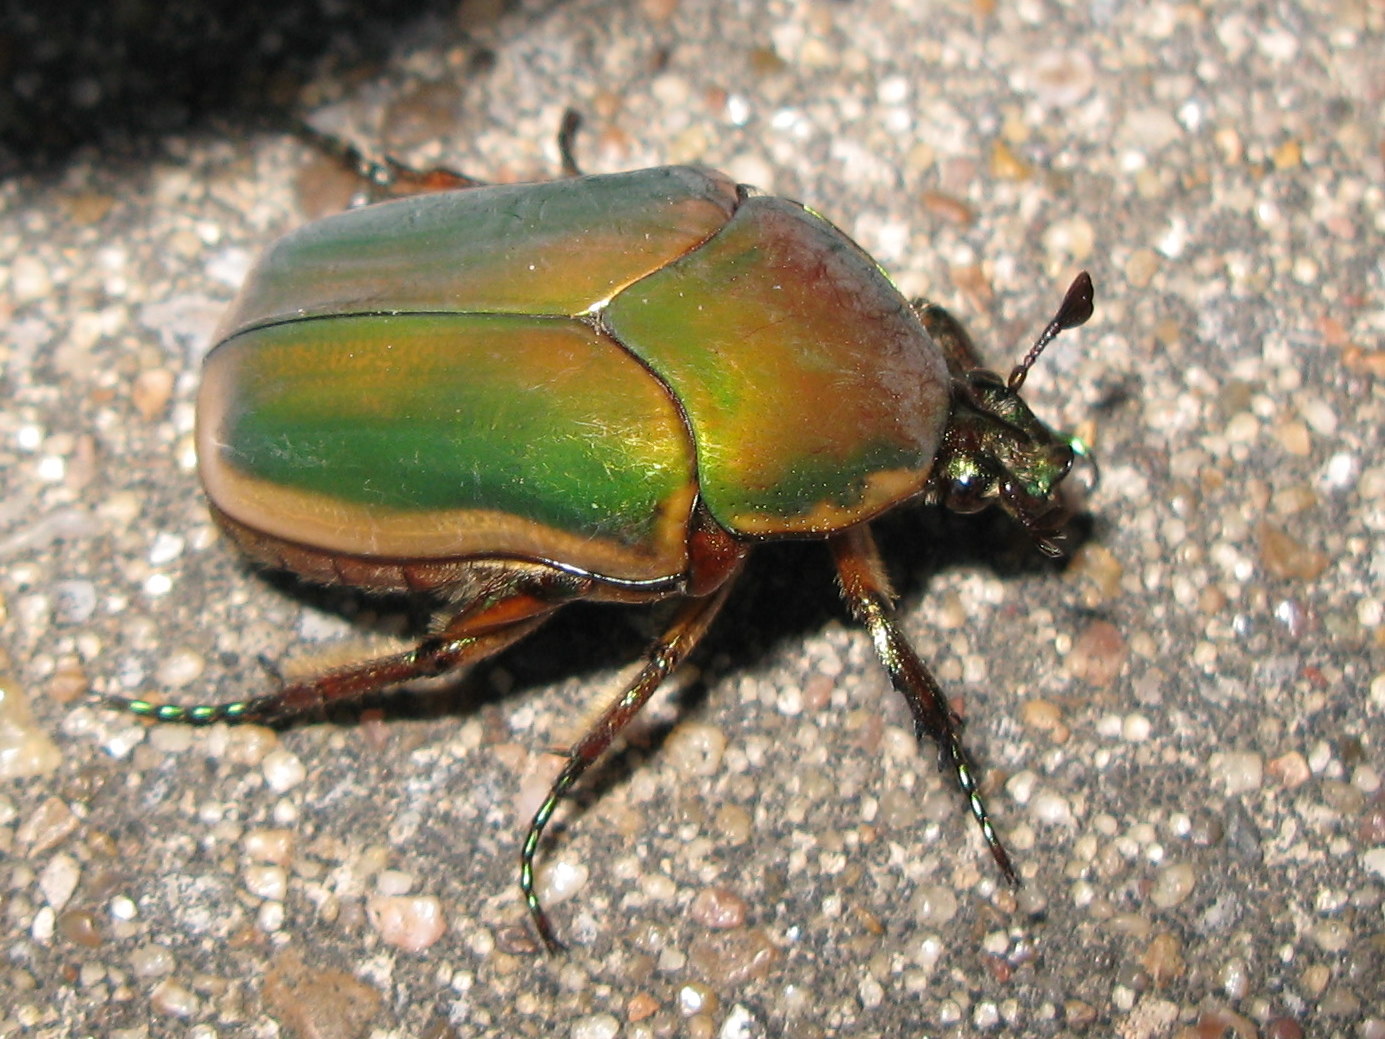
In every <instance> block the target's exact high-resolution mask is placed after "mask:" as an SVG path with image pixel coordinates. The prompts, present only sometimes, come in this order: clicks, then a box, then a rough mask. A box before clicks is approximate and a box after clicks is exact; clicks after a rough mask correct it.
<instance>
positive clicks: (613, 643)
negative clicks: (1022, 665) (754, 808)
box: [264, 507, 1097, 840]
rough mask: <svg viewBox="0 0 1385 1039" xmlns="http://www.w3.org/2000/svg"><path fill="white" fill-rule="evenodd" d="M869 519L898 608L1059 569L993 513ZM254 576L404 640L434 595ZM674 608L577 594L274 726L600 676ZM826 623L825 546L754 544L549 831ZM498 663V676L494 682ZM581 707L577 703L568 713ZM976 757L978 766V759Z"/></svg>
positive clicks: (837, 612) (829, 580) (333, 720)
mask: <svg viewBox="0 0 1385 1039" xmlns="http://www.w3.org/2000/svg"><path fill="white" fill-rule="evenodd" d="M872 529H873V530H874V532H875V535H876V539H877V542H878V544H879V546H880V552H881V557H882V559H883V560H884V563H885V567H886V570H887V572H888V573H889V576H890V578H891V581H892V582H893V584H894V588H895V591H896V593H897V597H898V600H899V602H900V603H901V608H902V609H909V608H911V607H912V606H913V605H914V604H916V603H917V602H918V600H919V599H920V598H921V597H923V596H924V595H926V592H927V585H928V583H929V581H930V580H931V579H932V578H933V577H935V576H936V575H938V574H941V573H945V572H947V571H948V570H951V569H956V568H963V569H975V568H984V569H986V570H989V571H990V572H991V573H992V574H994V575H995V576H997V577H998V578H999V579H1001V580H1002V581H1004V580H1015V579H1019V578H1021V577H1026V576H1032V575H1035V574H1041V573H1053V574H1057V573H1060V572H1061V571H1062V570H1063V569H1064V567H1065V566H1066V565H1067V559H1066V557H1065V558H1060V559H1051V558H1049V557H1047V556H1044V555H1043V554H1042V553H1041V552H1039V551H1038V549H1037V548H1036V547H1035V546H1034V544H1033V541H1032V540H1031V539H1030V537H1029V536H1028V535H1027V534H1026V533H1025V532H1024V531H1023V530H1022V529H1020V528H1019V527H1018V526H1016V525H1015V524H1014V523H1013V522H1012V521H1011V520H1010V519H1009V518H1008V517H1006V516H1005V515H1004V514H1002V513H1000V512H998V511H997V510H990V511H988V512H985V513H981V514H978V515H972V516H958V515H956V514H953V513H950V512H947V511H945V510H943V509H937V508H923V507H920V508H904V509H897V510H895V511H894V512H892V513H888V514H886V515H885V516H883V517H881V518H880V519H878V520H876V521H875V522H874V523H873V524H872ZM1096 533H1097V527H1096V523H1095V521H1094V519H1093V518H1092V517H1091V516H1090V515H1087V514H1079V515H1077V516H1076V517H1075V519H1074V520H1073V521H1072V522H1071V523H1070V524H1069V526H1068V528H1067V529H1066V530H1065V535H1066V536H1065V539H1064V547H1065V549H1066V550H1067V551H1068V552H1069V553H1071V552H1072V551H1075V550H1076V548H1078V547H1079V546H1080V545H1082V544H1084V543H1085V542H1086V541H1088V540H1091V539H1092V538H1093V537H1094V536H1095V535H1096ZM264 577H265V579H266V580H268V581H269V582H270V583H271V584H272V585H273V586H275V587H276V588H278V589H279V590H280V591H282V592H284V593H285V594H287V595H289V596H290V597H291V598H296V599H298V600H299V601H301V602H303V603H304V604H306V605H310V606H312V607H314V608H316V609H320V610H323V611H325V612H328V613H335V614H338V615H340V616H344V617H347V618H348V619H350V620H351V621H352V622H353V624H355V625H356V626H357V627H358V628H359V629H360V630H361V631H362V632H364V633H370V632H372V631H380V630H388V631H389V633H390V634H393V635H401V634H402V635H403V637H404V638H406V639H417V638H421V637H422V636H423V635H424V634H426V633H427V631H428V630H429V626H430V623H431V619H432V617H433V616H434V615H435V613H436V612H437V611H436V603H430V602H429V601H428V600H426V599H420V598H418V597H410V596H378V595H367V594H364V593H360V592H356V591H354V590H350V589H342V588H324V587H322V586H318V585H312V584H309V583H307V582H304V581H302V580H300V579H298V578H296V577H294V576H293V575H291V574H287V573H283V572H273V573H266V574H265V575H264ZM672 606H673V604H671V603H669V604H659V605H656V606H654V607H629V606H610V605H604V604H591V603H574V604H571V605H569V606H566V607H564V608H562V609H561V610H559V611H557V614H556V615H555V616H554V617H553V618H552V619H551V620H549V621H548V622H547V623H546V624H544V625H543V626H542V627H540V628H539V629H538V630H537V631H535V632H533V633H531V634H530V635H528V636H527V637H525V638H524V639H522V640H520V641H519V642H518V643H516V644H515V645H513V646H511V647H508V648H507V649H505V650H504V651H502V652H501V653H498V654H496V655H495V656H493V657H490V658H487V659H485V660H483V661H480V662H479V663H477V664H476V665H474V666H473V667H471V668H469V669H467V670H466V671H464V672H462V673H460V674H459V675H457V676H455V677H448V678H440V679H437V680H432V681H430V682H427V683H423V684H415V685H412V686H406V687H397V688H393V689H388V690H385V691H382V692H379V693H374V694H371V695H369V696H366V697H362V698H360V699H358V700H354V701H351V702H349V703H343V704H341V705H338V706H334V707H332V708H331V709H329V710H328V711H327V712H325V713H324V714H323V715H318V716H311V717H309V716H305V717H303V718H297V719H292V720H289V721H287V722H284V723H281V725H280V727H281V728H285V729H287V728H297V727H301V726H308V725H314V724H321V723H322V722H324V721H325V722H326V723H328V724H333V725H338V726H341V727H344V728H350V727H352V726H355V725H357V724H359V722H360V720H361V717H362V715H363V714H364V713H365V712H367V711H377V710H378V711H380V712H381V713H382V714H383V715H384V716H385V717H386V718H387V719H390V720H407V719H413V720H430V719H438V718H452V719H457V720H461V719H465V718H469V717H472V716H475V715H477V714H480V713H481V712H483V711H484V710H486V709H487V708H489V707H492V706H496V705H500V704H503V703H506V702H509V701H512V700H517V699H519V698H520V697H522V696H524V695H525V693H526V692H528V691H531V690H534V689H539V688H543V687H546V686H551V685H554V684H557V683H560V682H564V681H572V680H574V679H577V680H580V679H581V678H582V677H583V676H586V675H592V674H595V673H597V672H602V673H604V674H606V675H609V673H610V671H611V669H612V668H613V667H618V666H621V665H623V664H625V663H628V662H630V661H634V660H638V659H641V658H642V657H643V656H644V654H645V653H646V651H647V649H648V646H649V643H650V641H651V640H652V639H653V638H654V636H655V635H656V634H657V633H658V631H659V630H660V628H661V624H662V623H663V622H664V620H665V619H666V618H667V616H668V614H669V613H670V612H671V609H672ZM1074 610H1075V611H1076V610H1077V607H1076V606H1074ZM401 618H403V619H404V620H405V622H406V624H405V630H404V631H402V632H401V631H400V630H398V629H399V621H400V619H401ZM834 619H835V620H838V621H843V622H845V623H847V624H848V625H849V626H850V625H853V622H852V621H851V619H850V618H849V616H848V615H847V611H846V607H845V606H844V605H843V603H842V601H841V599H840V597H839V595H838V593H837V587H836V575H835V572H834V569H833V566H832V559H831V554H830V552H829V551H828V550H827V548H826V546H825V545H823V544H822V543H821V542H818V541H784V542H772V543H767V544H765V545H763V546H760V547H758V548H757V549H756V550H755V551H754V552H752V553H751V555H750V558H749V560H748V562H747V565H746V570H745V572H744V573H743V574H742V575H741V577H740V579H739V581H738V584H737V587H736V588H735V590H734V591H733V592H732V594H731V597H730V599H729V600H728V602H727V604H726V606H725V607H724V608H723V611H722V614H721V615H720V616H719V617H718V618H717V620H716V621H715V622H714V623H713V625H712V627H711V630H710V631H709V632H708V634H707V636H706V638H705V640H704V641H703V643H702V645H700V646H699V647H698V648H697V650H695V652H694V654H693V663H694V664H697V663H701V664H703V665H704V666H706V664H707V663H708V662H709V660H710V661H715V664H714V666H713V669H712V670H711V671H709V673H708V676H707V679H705V680H704V679H703V678H698V679H697V680H695V681H692V682H685V683H683V684H680V685H679V686H678V687H677V691H676V692H675V693H674V700H673V707H674V710H673V719H672V720H671V721H667V722H659V723H653V724H650V723H644V724H637V725H635V726H633V727H632V729H630V730H627V735H628V736H629V737H630V738H628V739H625V740H623V741H618V743H617V745H616V747H615V748H614V749H613V751H612V752H611V753H610V754H607V755H605V756H604V757H603V758H602V759H600V760H599V761H598V762H597V763H596V764H595V765H594V766H593V767H592V768H591V769H590V770H589V771H588V772H587V773H586V775H585V776H584V777H583V780H582V782H581V783H580V784H579V785H578V787H577V788H576V789H575V790H574V791H573V793H572V795H571V797H570V800H572V801H573V802H574V804H573V806H572V808H571V809H570V810H569V813H568V815H567V816H566V818H565V821H555V823H554V825H553V827H552V832H551V834H550V835H549V837H548V838H546V840H550V839H552V838H553V837H556V836H557V835H558V834H559V833H560V832H561V831H562V829H564V828H565V827H566V826H570V825H573V824H574V823H575V822H576V821H577V819H578V818H580V816H581V815H582V813H583V812H584V811H585V810H586V807H587V806H589V805H591V804H592V803H594V802H595V801H597V800H599V799H600V798H601V796H602V795H603V794H605V793H606V792H607V791H609V790H610V789H612V788H614V787H616V786H619V785H620V784H621V783H623V782H625V781H626V780H627V779H628V778H629V777H630V775H631V774H632V773H633V772H635V771H636V770H637V768H638V767H639V764H640V762H641V761H643V760H644V758H646V757H648V756H650V755H656V754H658V753H659V752H660V750H661V748H662V746H663V744H664V742H665V741H666V740H667V738H668V736H669V734H670V733H671V732H672V730H673V728H674V727H675V726H676V725H677V724H678V723H679V722H680V721H683V720H685V719H687V718H688V717H690V716H693V715H695V714H697V713H698V712H699V711H700V710H701V709H702V707H703V704H704V703H705V701H706V699H707V696H708V692H709V688H710V684H711V680H714V679H715V678H716V677H718V676H720V675H725V674H734V673H737V672H740V671H744V670H748V669H751V668H753V667H755V666H757V665H758V664H759V663H760V662H761V661H763V660H764V659H765V658H766V657H767V656H771V655H773V654H775V653H776V652H778V651H779V649H780V648H781V647H782V646H784V645H792V644H796V643H799V642H801V641H802V640H803V639H804V638H806V637H807V636H809V635H811V634H812V633H813V632H815V631H819V630H821V629H822V628H823V627H824V626H825V625H826V624H827V623H828V622H829V621H832V620H834ZM927 655H928V654H927V653H926V652H925V653H924V656H925V657H927ZM502 671H503V673H504V674H505V680H503V681H497V680H496V676H497V674H498V673H500V672H502ZM613 694H614V690H613ZM580 710H581V708H580V707H574V717H576V715H577V713H578V711H580ZM534 749H538V748H537V747H536V748H534ZM981 764H982V765H983V766H984V761H983V762H981Z"/></svg>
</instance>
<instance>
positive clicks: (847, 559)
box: [830, 526, 1019, 886]
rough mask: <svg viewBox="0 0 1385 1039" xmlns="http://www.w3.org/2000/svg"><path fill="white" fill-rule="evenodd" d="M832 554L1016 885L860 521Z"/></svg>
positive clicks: (958, 727) (857, 608)
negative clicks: (897, 612)
mask: <svg viewBox="0 0 1385 1039" xmlns="http://www.w3.org/2000/svg"><path fill="white" fill-rule="evenodd" d="M830 544H831V548H832V554H833V557H834V559H835V560H836V564H837V573H838V575H839V577H840V579H841V590H842V598H843V599H844V600H845V601H846V603H847V605H848V607H850V609H851V612H852V613H853V614H854V615H855V617H856V618H857V620H859V621H860V622H861V623H862V624H863V625H865V627H866V629H867V630H868V631H869V632H870V636H871V641H872V642H874V644H875V652H876V655H877V656H878V657H879V658H880V662H881V663H882V664H884V665H885V670H886V671H888V672H889V674H890V681H891V683H892V684H893V685H894V687H895V688H896V689H897V690H899V692H900V693H901V694H902V695H903V697H904V699H905V702H907V703H908V705H909V712H910V713H911V714H912V715H913V717H914V735H915V737H916V738H917V739H919V740H920V741H922V740H923V738H924V737H925V736H927V737H929V738H931V739H932V740H933V741H934V742H935V743H937V745H938V748H939V750H940V751H941V753H942V759H943V762H945V763H946V764H947V765H950V766H951V768H952V772H953V774H954V775H955V776H956V777H957V785H958V786H959V787H960V788H961V790H962V794H963V795H964V796H965V797H966V799H967V807H968V808H970V809H971V814H972V817H973V818H975V819H976V822H977V825H978V826H980V827H981V835H982V836H983V837H984V838H985V839H986V845H987V847H989V848H990V851H991V856H992V857H993V858H994V859H995V861H996V865H997V866H999V867H1000V871H1001V873H1003V874H1004V875H1005V879H1006V880H1007V881H1008V882H1009V883H1010V884H1012V885H1015V886H1018V884H1019V878H1018V877H1017V876H1016V875H1015V867H1014V865H1013V864H1012V863H1011V861H1010V855H1009V853H1008V852H1006V850H1005V845H1004V844H1002V843H1001V840H1000V835H999V834H997V833H996V831H995V826H994V825H992V823H991V817H990V814H989V813H988V812H987V811H986V803H985V801H984V800H982V798H981V790H980V786H979V784H978V782H977V776H976V767H975V766H974V765H973V764H972V761H971V756H970V755H969V754H967V751H966V748H965V747H964V746H963V745H962V720H961V719H960V718H958V717H957V715H956V713H955V712H954V711H953V710H952V708H951V707H950V706H949V705H948V702H947V697H946V696H944V695H943V691H942V688H941V687H940V686H939V685H938V682H937V679H935V678H934V677H933V675H932V674H931V673H930V672H929V670H928V668H927V666H925V664H924V663H923V661H922V660H921V659H919V655H918V654H917V653H916V652H914V649H913V647H912V646H910V645H909V643H908V641H907V640H906V639H905V638H904V633H903V632H902V631H900V629H899V624H898V622H897V621H896V619H895V616H894V607H893V598H894V596H893V594H892V593H891V591H890V586H889V581H888V580H887V578H886V577H885V573H884V570H883V568H882V567H881V565H880V557H879V554H878V553H877V552H876V549H875V539H874V538H872V537H871V534H870V531H869V529H867V528H866V527H864V526H860V527H855V528H853V529H851V530H849V531H846V532H845V533H843V534H839V535H836V536H835V537H833V538H831V539H830Z"/></svg>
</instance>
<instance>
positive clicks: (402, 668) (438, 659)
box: [97, 568, 590, 725]
mask: <svg viewBox="0 0 1385 1039" xmlns="http://www.w3.org/2000/svg"><path fill="white" fill-rule="evenodd" d="M589 585H590V580H589V579H586V578H578V577H573V576H571V575H568V574H565V573H562V572H559V571H551V570H546V569H544V570H539V569H538V568H535V569H534V572H531V571H529V570H524V571H520V572H519V574H518V575H515V574H511V573H506V572H505V571H504V570H498V571H496V572H495V573H494V574H493V575H491V579H490V580H489V581H486V582H484V583H483V584H482V585H481V586H480V587H479V588H477V589H475V590H474V591H473V593H472V594H471V595H469V596H468V598H467V601H466V603H465V605H463V606H462V607H461V609H460V610H459V611H458V612H457V613H456V614H455V615H454V616H452V617H451V618H450V619H449V620H448V622H447V623H446V624H445V625H444V626H443V627H442V629H441V630H439V631H438V632H436V633H434V634H431V635H429V636H428V637H427V638H424V639H423V640H422V641H421V642H419V644H418V645H416V646H414V647H413V648H412V649H408V650H405V651H404V652H402V653H395V654H393V655H391V656H386V657H379V658H377V659H375V660H367V661H364V662H362V663H358V664H351V665H349V666H347V667H341V668H336V669H334V670H331V671H327V672H324V673H323V674H320V675H316V676H314V677H312V678H308V679H304V680H302V681H297V682H292V683H290V684H288V685H285V686H283V687H282V688H280V689H278V690H276V691H275V692H272V693H268V694H266V695H264V696H258V697H255V698H253V699H250V700H236V701H233V702H231V703H221V704H192V705H180V704H158V703H154V702H152V701H149V700H142V699H134V698H129V697H123V696H100V697H97V702H99V703H101V704H103V705H105V706H107V707H114V708H116V709H118V710H123V711H126V712H128V713H130V714H136V715H139V716H140V717H141V718H151V719H153V720H154V721H160V722H179V723H182V724H186V725H211V724H212V723H214V722H223V721H224V722H257V723H260V724H264V725H269V724H277V723H281V722H286V721H291V720H293V719H295V718H302V717H308V716H313V715H318V714H321V713H322V712H323V711H324V710H325V709H326V708H327V707H329V706H331V705H332V704H336V703H345V702H350V701H353V700H359V699H360V698H361V697H363V696H367V695H369V694H371V693H374V692H378V691H380V690H382V689H387V688H389V687H390V686H395V685H400V684H402V683H404V682H410V681H413V680H415V679H419V678H431V677H434V676H436V675H441V674H445V673H447V672H449V671H453V670H456V669H457V668H460V667H463V666H465V665H467V664H474V663H476V662H478V661H481V660H484V659H486V658H487V657H490V656H493V655H494V654H496V653H498V652H500V651H501V650H502V649H504V648H505V647H507V646H509V645H511V644H512V643H514V642H517V641H518V640H519V639H521V638H523V637H524V636H525V635H527V634H529V633H530V632H531V631H533V630H534V629H535V628H537V627H538V626H539V625H540V624H542V623H543V622H544V621H545V620H546V619H547V618H548V615H549V614H550V613H552V612H553V611H554V610H556V609H557V608H558V607H559V606H562V605H563V604H564V603H567V602H570V601H572V600H573V599H576V598H580V597H581V596H582V595H583V594H584V593H585V592H586V591H587V589H588V587H589Z"/></svg>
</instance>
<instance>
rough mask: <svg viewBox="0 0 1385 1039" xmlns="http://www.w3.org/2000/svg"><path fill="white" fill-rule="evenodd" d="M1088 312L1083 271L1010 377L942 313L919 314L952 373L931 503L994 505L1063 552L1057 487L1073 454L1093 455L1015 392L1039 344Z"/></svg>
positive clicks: (1052, 551) (971, 507) (1063, 513)
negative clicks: (993, 367) (991, 366)
mask: <svg viewBox="0 0 1385 1039" xmlns="http://www.w3.org/2000/svg"><path fill="white" fill-rule="evenodd" d="M1091 315H1092V280H1091V278H1090V277H1088V276H1087V274H1086V272H1083V273H1082V274H1080V275H1078V277H1077V279H1076V280H1075V281H1074V282H1073V283H1072V286H1071V287H1070V288H1069V289H1068V292H1067V295H1066V296H1065V297H1064V299H1063V303H1062V305H1061V306H1060V307H1059V308H1058V312H1057V314H1055V315H1054V317H1053V320H1052V321H1050V322H1049V324H1048V327H1047V328H1045V329H1044V331H1043V334H1042V335H1040V336H1039V338H1038V340H1037V341H1036V342H1035V344H1034V346H1033V348H1031V349H1030V351H1029V353H1028V354H1027V355H1026V356H1025V358H1024V360H1023V361H1022V362H1020V364H1018V365H1017V366H1016V367H1015V369H1014V370H1013V371H1012V372H1011V373H1010V377H1009V378H1008V379H1001V377H1000V376H999V375H997V374H995V372H992V371H990V370H988V369H986V368H983V367H981V365H980V362H979V359H978V356H977V354H976V350H975V348H974V347H973V346H972V344H971V341H970V339H968V338H967V336H966V333H965V332H964V331H962V329H961V328H960V326H958V325H957V324H956V323H955V322H954V321H953V320H952V319H951V318H950V317H948V316H947V315H946V313H945V312H943V311H941V310H938V309H937V308H932V309H931V310H928V311H923V312H920V317H921V318H922V319H923V321H924V324H925V325H926V326H928V329H929V331H930V332H931V333H932V334H933V335H934V338H935V339H937V340H938V344H939V346H940V347H941V348H942V350H943V354H944V355H945V356H946V358H947V364H948V369H949V372H950V374H951V375H952V412H951V414H950V415H949V417H948V424H947V429H946V431H945V432H944V433H943V439H942V443H941V445H940V446H939V449H938V454H937V458H936V459H935V461H934V465H933V472H932V475H931V476H930V477H929V491H928V498H929V500H930V501H933V502H941V503H942V504H944V505H946V506H947V507H948V508H950V509H953V510H955V511H957V512H978V511H980V510H981V509H984V508H985V507H986V506H988V505H990V504H992V503H998V504H999V505H1000V506H1001V507H1002V508H1003V509H1005V511H1006V512H1008V513H1009V514H1010V515H1011V516H1013V517H1014V518H1015V519H1016V520H1018V521H1019V522H1020V523H1021V524H1022V525H1023V526H1024V528H1025V529H1026V530H1028V531H1029V533H1030V534H1031V535H1032V536H1033V537H1034V540H1035V541H1036V542H1037V544H1038V545H1039V547H1040V548H1041V549H1042V550H1043V551H1044V552H1045V553H1047V554H1048V555H1051V556H1057V555H1061V550H1060V549H1059V547H1058V544H1057V540H1058V539H1057V532H1058V530H1059V529H1060V528H1061V527H1062V526H1063V524H1064V523H1065V522H1066V521H1067V519H1068V508H1067V506H1066V504H1065V503H1064V501H1063V497H1062V494H1061V492H1060V489H1059V484H1061V483H1062V481H1063V478H1064V477H1065V476H1067V474H1068V470H1069V469H1071V468H1072V463H1073V460H1074V458H1077V457H1084V458H1090V455H1089V454H1088V451H1087V448H1086V445H1085V444H1083V442H1082V441H1081V440H1079V439H1078V438H1077V437H1074V436H1070V435H1068V434H1066V433H1059V432H1057V431H1055V430H1053V429H1052V428H1050V427H1049V426H1047V425H1045V424H1044V423H1043V422H1041V421H1040V420H1039V419H1038V418H1037V417H1035V415H1034V413H1033V412H1032V411H1030V410H1029V405H1027V404H1026V403H1025V402H1024V400H1023V399H1022V398H1021V397H1020V394H1019V391H1020V388H1021V387H1022V386H1023V385H1024V380H1025V377H1026V376H1027V375H1028V374H1029V369H1030V368H1031V367H1032V366H1033V364H1034V361H1035V360H1037V359H1038V356H1039V354H1040V353H1042V352H1043V349H1044V347H1046V346H1047V345H1048V344H1049V342H1051V341H1052V340H1053V338H1054V337H1055V336H1056V335H1057V334H1058V333H1059V332H1061V331H1063V330H1064V329H1068V328H1076V327H1077V326H1078V325H1080V324H1082V323H1083V322H1085V321H1086V320H1087V319H1088V318H1089V317H1091Z"/></svg>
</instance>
